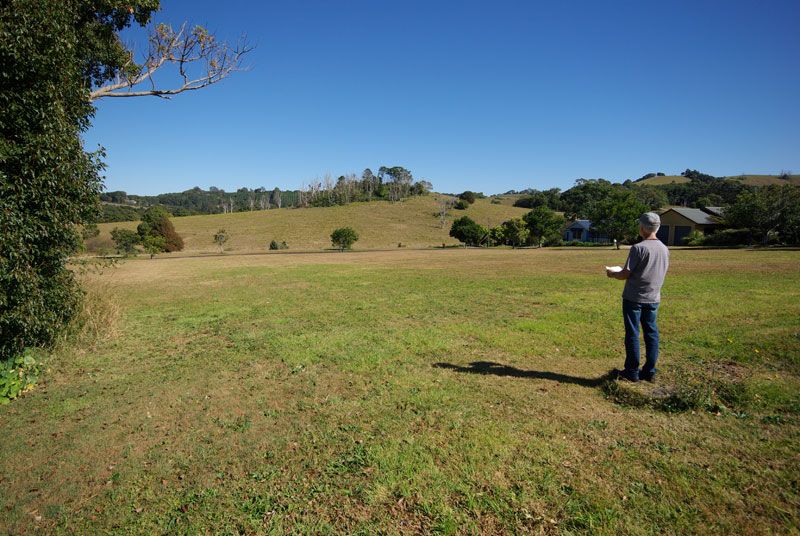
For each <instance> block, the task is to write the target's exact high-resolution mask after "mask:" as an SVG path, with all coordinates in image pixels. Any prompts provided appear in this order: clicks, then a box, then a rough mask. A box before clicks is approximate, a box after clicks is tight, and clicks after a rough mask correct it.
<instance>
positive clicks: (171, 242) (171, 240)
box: [136, 207, 183, 252]
mask: <svg viewBox="0 0 800 536" xmlns="http://www.w3.org/2000/svg"><path fill="white" fill-rule="evenodd" d="M136 231H137V232H138V233H139V236H140V237H142V239H144V238H145V237H146V236H148V235H150V236H161V237H163V238H164V244H165V245H164V251H168V252H172V251H181V250H182V249H183V239H182V238H181V237H180V235H179V234H178V233H177V232H176V231H175V227H174V226H173V225H172V222H171V221H170V219H169V212H167V211H166V210H165V209H164V208H163V207H150V208H148V209H147V210H146V211H145V212H144V214H142V223H140V224H139V226H138V227H137V228H136Z"/></svg>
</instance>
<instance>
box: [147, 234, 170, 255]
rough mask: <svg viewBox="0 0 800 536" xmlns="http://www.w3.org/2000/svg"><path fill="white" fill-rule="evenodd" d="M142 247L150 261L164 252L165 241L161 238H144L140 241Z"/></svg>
mask: <svg viewBox="0 0 800 536" xmlns="http://www.w3.org/2000/svg"><path fill="white" fill-rule="evenodd" d="M142 246H144V250H145V251H146V252H147V253H149V254H150V258H151V259H152V258H153V257H155V256H156V255H157V254H158V253H161V252H163V251H164V248H165V246H166V240H164V237H163V236H145V237H144V240H142Z"/></svg>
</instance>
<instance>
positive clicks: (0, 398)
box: [0, 349, 42, 405]
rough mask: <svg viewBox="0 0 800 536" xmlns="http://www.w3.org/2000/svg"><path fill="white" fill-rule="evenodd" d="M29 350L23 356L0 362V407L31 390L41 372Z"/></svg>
mask: <svg viewBox="0 0 800 536" xmlns="http://www.w3.org/2000/svg"><path fill="white" fill-rule="evenodd" d="M41 368H42V367H41V363H40V362H38V361H37V360H36V359H35V358H34V356H33V352H32V351H31V350H30V349H26V350H25V352H24V353H23V354H20V355H17V356H16V357H11V358H8V359H6V360H3V361H0V405H3V404H8V403H9V401H11V400H13V399H15V398H17V397H18V396H19V395H20V394H22V393H24V392H25V391H29V390H31V389H33V386H34V385H35V384H36V380H37V379H38V377H39V373H40V372H41Z"/></svg>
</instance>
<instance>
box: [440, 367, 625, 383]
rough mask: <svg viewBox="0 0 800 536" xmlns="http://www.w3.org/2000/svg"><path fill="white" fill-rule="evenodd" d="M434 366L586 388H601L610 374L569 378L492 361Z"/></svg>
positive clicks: (565, 375) (564, 375)
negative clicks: (466, 365) (570, 384)
mask: <svg viewBox="0 0 800 536" xmlns="http://www.w3.org/2000/svg"><path fill="white" fill-rule="evenodd" d="M433 366H434V367H436V368H443V369H450V370H455V371H456V372H467V373H469V374H493V375H495V376H512V377H514V378H533V379H537V380H551V381H554V382H559V383H572V384H575V385H582V386H584V387H600V386H601V385H603V384H604V383H606V382H607V381H608V378H609V375H608V374H604V375H602V376H600V377H599V378H581V377H580V376H569V375H567V374H559V373H558V372H547V371H541V370H522V369H518V368H515V367H510V366H508V365H501V364H500V363H494V362H492V361H473V362H472V363H470V364H469V366H468V367H463V366H460V365H454V364H452V363H434V364H433Z"/></svg>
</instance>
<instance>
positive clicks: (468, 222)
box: [450, 216, 489, 246]
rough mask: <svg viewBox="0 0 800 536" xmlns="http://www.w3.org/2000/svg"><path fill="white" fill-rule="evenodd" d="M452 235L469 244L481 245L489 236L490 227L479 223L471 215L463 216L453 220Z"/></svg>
mask: <svg viewBox="0 0 800 536" xmlns="http://www.w3.org/2000/svg"><path fill="white" fill-rule="evenodd" d="M450 236H452V237H453V238H455V239H456V240H458V241H459V242H463V243H464V244H466V245H468V246H480V245H481V244H483V243H484V242H485V241H486V240H487V239H488V238H489V229H487V228H486V227H484V226H483V225H478V224H477V223H475V222H474V221H473V220H472V218H470V217H469V216H462V217H461V218H458V219H457V220H455V221H454V222H453V225H452V226H451V227H450Z"/></svg>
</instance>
